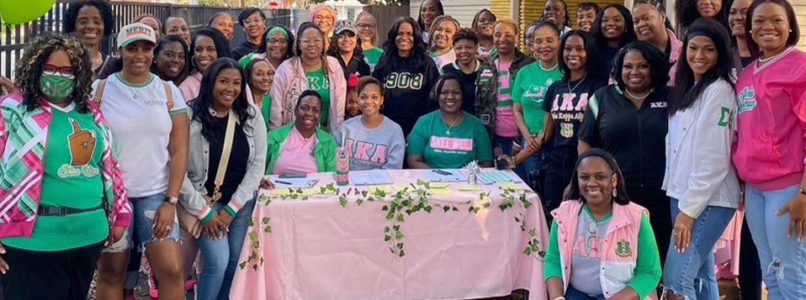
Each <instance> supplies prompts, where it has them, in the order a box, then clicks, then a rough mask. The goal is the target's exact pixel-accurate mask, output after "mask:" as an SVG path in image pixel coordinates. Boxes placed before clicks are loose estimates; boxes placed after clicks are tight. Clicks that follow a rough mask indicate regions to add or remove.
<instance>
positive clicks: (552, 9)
mask: <svg viewBox="0 0 806 300" xmlns="http://www.w3.org/2000/svg"><path fill="white" fill-rule="evenodd" d="M543 21H548V22H551V23H553V24H554V26H557V28H560V36H563V35H564V34H565V33H566V32H569V31H571V29H572V28H571V19H570V18H569V17H568V4H567V3H565V0H547V1H546V6H545V8H544V9H543Z"/></svg>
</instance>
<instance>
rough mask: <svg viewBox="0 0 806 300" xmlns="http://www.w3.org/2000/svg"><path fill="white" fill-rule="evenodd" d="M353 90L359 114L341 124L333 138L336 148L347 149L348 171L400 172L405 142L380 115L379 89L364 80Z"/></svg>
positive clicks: (370, 80) (371, 80) (400, 132)
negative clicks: (393, 170)
mask: <svg viewBox="0 0 806 300" xmlns="http://www.w3.org/2000/svg"><path fill="white" fill-rule="evenodd" d="M357 90H358V105H359V106H360V107H361V114H360V115H359V116H358V117H356V118H352V119H350V120H347V121H344V123H342V124H341V126H340V127H339V130H337V131H336V133H335V134H334V135H333V137H334V139H335V140H336V143H337V144H339V146H340V147H346V148H347V149H350V154H351V156H350V170H374V169H402V168H403V159H404V152H406V138H405V137H404V136H403V130H402V129H400V125H397V123H395V122H394V121H392V120H390V119H389V118H387V117H385V116H384V115H383V114H381V112H380V109H381V106H382V105H383V85H382V84H381V82H380V81H378V80H377V79H375V78H372V77H370V76H365V77H361V79H359V80H358V86H357ZM342 141H344V145H341V142H342Z"/></svg>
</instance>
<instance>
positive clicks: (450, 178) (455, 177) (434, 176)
mask: <svg viewBox="0 0 806 300" xmlns="http://www.w3.org/2000/svg"><path fill="white" fill-rule="evenodd" d="M440 171H442V172H446V173H450V174H449V175H443V174H439V173H437V172H436V171H435V170H428V171H426V172H425V178H426V179H428V181H429V182H456V181H467V176H465V174H462V172H459V170H455V169H454V170H445V169H441V170H440Z"/></svg>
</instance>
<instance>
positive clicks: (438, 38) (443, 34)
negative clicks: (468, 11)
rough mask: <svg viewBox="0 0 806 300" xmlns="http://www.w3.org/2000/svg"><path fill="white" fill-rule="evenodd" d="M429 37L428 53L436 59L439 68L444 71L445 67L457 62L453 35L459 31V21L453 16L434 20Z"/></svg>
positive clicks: (435, 62)
mask: <svg viewBox="0 0 806 300" xmlns="http://www.w3.org/2000/svg"><path fill="white" fill-rule="evenodd" d="M433 23H434V25H433V26H432V28H431V34H430V35H429V38H428V42H427V43H426V45H428V52H429V55H430V56H431V58H433V59H434V64H436V65H437V68H439V69H442V67H444V66H445V65H448V64H451V63H453V62H454V61H456V53H455V52H454V51H453V35H454V34H456V31H457V30H459V21H456V19H454V18H453V17H451V16H439V17H437V18H436V19H435V20H434V22H433Z"/></svg>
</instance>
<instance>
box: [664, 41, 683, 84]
mask: <svg viewBox="0 0 806 300" xmlns="http://www.w3.org/2000/svg"><path fill="white" fill-rule="evenodd" d="M666 32H667V33H668V34H669V43H670V44H671V45H672V46H671V52H670V53H669V63H670V64H672V66H671V67H670V68H669V83H668V84H666V85H668V86H674V77H675V76H677V61H679V60H680V59H681V58H680V53H682V52H683V42H681V41H680V40H678V39H677V36H676V35H674V31H671V30H670V29H669V28H666ZM682 59H686V58H685V57H684V58H682Z"/></svg>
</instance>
